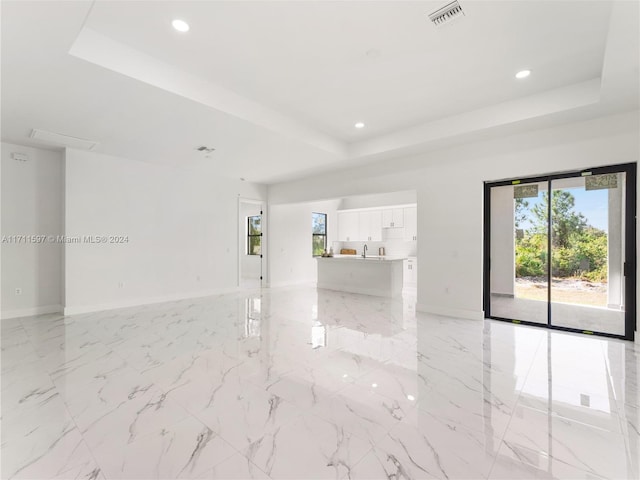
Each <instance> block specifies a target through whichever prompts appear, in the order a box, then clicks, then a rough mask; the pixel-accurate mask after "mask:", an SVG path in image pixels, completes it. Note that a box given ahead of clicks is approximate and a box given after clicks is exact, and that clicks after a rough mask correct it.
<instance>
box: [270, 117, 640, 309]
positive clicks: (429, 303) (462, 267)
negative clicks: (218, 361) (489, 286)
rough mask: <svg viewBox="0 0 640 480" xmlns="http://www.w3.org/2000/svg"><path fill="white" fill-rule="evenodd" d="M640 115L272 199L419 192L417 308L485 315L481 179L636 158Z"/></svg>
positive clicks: (339, 178)
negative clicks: (412, 190)
mask: <svg viewBox="0 0 640 480" xmlns="http://www.w3.org/2000/svg"><path fill="white" fill-rule="evenodd" d="M639 156H640V125H639V123H638V112H637V111H634V112H631V113H627V114H620V115H614V116H610V117H605V118H599V119H595V120H590V121H586V122H580V123H574V124H568V125H563V126H558V127H554V128H549V129H544V130H539V131H532V132H528V133H526V134H518V135H512V136H508V137H503V138H500V139H494V140H488V141H484V142H477V143H473V144H467V145H462V146H458V147H455V148H449V149H446V150H441V151H434V152H430V153H426V154H423V155H420V156H416V157H411V158H406V159H400V160H398V161H394V162H392V164H386V165H385V164H384V163H379V164H376V165H370V166H367V168H366V169H359V168H355V169H351V170H345V171H340V172H332V173H330V174H326V175H321V176H314V178H312V179H305V180H300V181H296V182H288V183H283V184H278V185H273V186H271V187H270V189H269V200H270V202H271V203H272V204H278V203H287V202H296V201H309V200H313V199H318V198H328V197H329V198H331V197H333V198H335V197H343V196H348V195H353V194H358V195H366V194H371V193H379V192H392V191H399V190H410V189H416V190H417V191H418V251H419V252H420V269H419V278H418V286H419V289H418V308H419V309H420V310H422V311H429V312H433V313H440V314H447V315H455V316H462V317H469V318H482V317H483V309H482V285H483V279H482V273H483V248H482V245H483V182H484V181H490V180H498V179H505V178H517V177H520V176H531V175H536V174H545V173H551V172H558V171H564V170H577V169H582V168H588V167H594V166H599V165H608V164H616V163H628V162H637V161H638V157H639Z"/></svg>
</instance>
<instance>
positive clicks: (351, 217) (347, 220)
mask: <svg viewBox="0 0 640 480" xmlns="http://www.w3.org/2000/svg"><path fill="white" fill-rule="evenodd" d="M338 240H340V241H342V242H355V241H357V240H358V212H338Z"/></svg>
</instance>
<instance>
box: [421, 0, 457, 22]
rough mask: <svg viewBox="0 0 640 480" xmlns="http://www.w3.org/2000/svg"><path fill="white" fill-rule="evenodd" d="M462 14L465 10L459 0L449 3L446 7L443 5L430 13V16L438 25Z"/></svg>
mask: <svg viewBox="0 0 640 480" xmlns="http://www.w3.org/2000/svg"><path fill="white" fill-rule="evenodd" d="M462 16H464V12H463V11H462V7H461V6H460V4H459V3H458V1H457V0H456V1H453V2H451V3H447V4H446V5H445V6H444V7H441V8H439V9H438V10H436V11H435V12H432V13H430V14H429V18H430V19H431V21H432V22H433V24H434V25H435V26H436V27H439V26H440V25H444V24H445V23H449V22H451V21H453V20H455V19H456V18H460V17H462Z"/></svg>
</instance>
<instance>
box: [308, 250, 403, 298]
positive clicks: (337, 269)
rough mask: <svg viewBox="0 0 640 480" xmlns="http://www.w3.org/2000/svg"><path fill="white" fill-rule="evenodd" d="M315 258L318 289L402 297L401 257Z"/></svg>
mask: <svg viewBox="0 0 640 480" xmlns="http://www.w3.org/2000/svg"><path fill="white" fill-rule="evenodd" d="M317 258H318V288H326V289H328V290H339V291H342V292H350V293H362V294H365V295H376V296H379V297H391V298H399V297H402V283H403V279H402V271H403V261H404V260H405V258H404V257H376V256H372V257H367V258H363V257H361V256H356V255H340V256H335V257H317Z"/></svg>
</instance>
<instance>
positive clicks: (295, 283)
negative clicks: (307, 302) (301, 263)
mask: <svg viewBox="0 0 640 480" xmlns="http://www.w3.org/2000/svg"><path fill="white" fill-rule="evenodd" d="M316 286H317V282H316V281H315V280H291V281H285V282H275V283H268V284H267V285H266V287H267V288H278V287H313V288H315V287H316Z"/></svg>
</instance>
